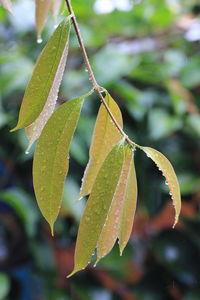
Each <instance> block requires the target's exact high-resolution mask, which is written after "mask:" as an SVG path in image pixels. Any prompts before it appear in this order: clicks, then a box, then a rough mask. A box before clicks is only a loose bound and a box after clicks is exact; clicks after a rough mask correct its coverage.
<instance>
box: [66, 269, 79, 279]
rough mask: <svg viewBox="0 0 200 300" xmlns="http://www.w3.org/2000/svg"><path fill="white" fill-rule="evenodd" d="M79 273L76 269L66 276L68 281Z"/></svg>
mask: <svg viewBox="0 0 200 300" xmlns="http://www.w3.org/2000/svg"><path fill="white" fill-rule="evenodd" d="M77 272H78V270H76V269H74V270H73V271H72V272H71V273H70V274H69V275H67V276H66V278H67V279H68V278H70V277H72V276H73V275H74V274H76V273H77Z"/></svg>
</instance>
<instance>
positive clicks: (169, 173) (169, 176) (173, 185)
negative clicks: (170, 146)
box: [141, 147, 181, 227]
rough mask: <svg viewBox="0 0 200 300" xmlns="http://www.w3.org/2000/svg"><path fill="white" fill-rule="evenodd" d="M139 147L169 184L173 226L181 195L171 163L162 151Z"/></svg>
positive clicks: (177, 214)
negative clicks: (172, 207)
mask: <svg viewBox="0 0 200 300" xmlns="http://www.w3.org/2000/svg"><path fill="white" fill-rule="evenodd" d="M141 149H142V150H143V151H144V152H145V153H146V155H147V156H148V157H150V158H151V159H152V160H153V161H154V162H155V164H156V165H157V167H158V168H159V170H160V171H161V172H162V173H163V176H164V177H165V178H166V184H167V185H169V189H170V195H171V197H172V200H173V205H174V208H175V221H174V225H173V227H174V226H175V225H176V223H177V222H178V218H179V214H180V211H181V195H180V187H179V182H178V179H177V176H176V174H175V172H174V169H173V167H172V165H171V163H170V162H169V160H168V159H167V158H166V157H165V156H164V155H163V154H162V153H160V152H159V151H157V150H155V149H153V148H149V147H141Z"/></svg>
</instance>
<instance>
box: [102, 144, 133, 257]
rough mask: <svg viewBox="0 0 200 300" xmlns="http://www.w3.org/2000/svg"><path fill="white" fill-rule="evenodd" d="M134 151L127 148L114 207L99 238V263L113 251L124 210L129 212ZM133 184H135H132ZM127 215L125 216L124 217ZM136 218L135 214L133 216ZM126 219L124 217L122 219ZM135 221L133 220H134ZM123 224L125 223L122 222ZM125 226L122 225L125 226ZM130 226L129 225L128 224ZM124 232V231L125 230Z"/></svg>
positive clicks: (113, 201) (114, 198)
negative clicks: (128, 199) (128, 195)
mask: <svg viewBox="0 0 200 300" xmlns="http://www.w3.org/2000/svg"><path fill="white" fill-rule="evenodd" d="M132 152H133V150H132V149H131V148H130V147H129V146H126V147H125V158H124V164H123V168H122V171H121V175H120V179H119V182H118V185H117V188H116V191H115V194H114V197H113V200H112V205H111V207H110V210H109V213H108V216H107V219H106V223H105V226H104V227H103V229H102V232H101V235H100V237H99V241H98V245H97V261H99V260H100V259H101V258H103V257H104V256H105V255H107V254H108V253H109V252H110V251H111V249H112V248H113V246H114V244H115V242H116V239H117V238H118V236H119V233H120V217H121V215H122V210H123V209H124V210H125V211H126V210H127V207H128V206H127V198H128V197H127V194H130V193H129V189H130V176H131V168H132V164H133V153H132ZM131 184H133V182H131ZM134 189H135V186H134V185H133V186H132V190H131V196H133V195H134V200H133V201H132V202H134V203H135V202H136V195H137V187H136V192H135V190H134ZM132 202H131V201H129V205H130V207H128V209H130V211H132V210H133V209H132V206H133V204H132ZM124 215H125V214H123V216H124ZM133 216H134V214H133ZM122 219H124V217H123V218H122ZM132 220H133V218H132ZM121 223H123V221H122V222H121ZM123 225H124V224H122V226H123ZM128 225H129V224H128ZM123 232H124V230H123Z"/></svg>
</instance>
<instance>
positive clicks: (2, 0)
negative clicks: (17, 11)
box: [0, 0, 13, 14]
mask: <svg viewBox="0 0 200 300" xmlns="http://www.w3.org/2000/svg"><path fill="white" fill-rule="evenodd" d="M0 4H1V5H2V6H3V7H4V8H5V9H7V10H8V11H9V12H10V13H11V14H13V10H12V2H11V0H0Z"/></svg>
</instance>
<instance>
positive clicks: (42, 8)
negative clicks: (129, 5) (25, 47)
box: [35, 0, 52, 43]
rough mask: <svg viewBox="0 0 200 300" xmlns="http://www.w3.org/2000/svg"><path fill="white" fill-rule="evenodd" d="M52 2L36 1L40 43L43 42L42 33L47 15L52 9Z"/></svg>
mask: <svg viewBox="0 0 200 300" xmlns="http://www.w3.org/2000/svg"><path fill="white" fill-rule="evenodd" d="M51 1H52V0H45V1H44V0H35V23H36V30H37V36H38V43H40V42H42V40H41V33H42V31H43V29H44V26H45V24H46V20H47V15H48V13H49V10H50V7H51Z"/></svg>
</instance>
